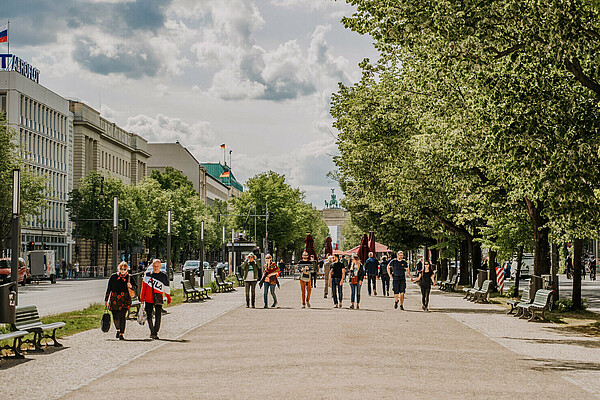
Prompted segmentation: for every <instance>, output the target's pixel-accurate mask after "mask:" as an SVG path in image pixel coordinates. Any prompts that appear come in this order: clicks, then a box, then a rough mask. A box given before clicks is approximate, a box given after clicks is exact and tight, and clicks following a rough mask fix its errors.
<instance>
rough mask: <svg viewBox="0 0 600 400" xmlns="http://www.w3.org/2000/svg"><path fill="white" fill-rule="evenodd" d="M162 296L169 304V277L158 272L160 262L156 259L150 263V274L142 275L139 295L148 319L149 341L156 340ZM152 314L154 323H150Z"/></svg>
mask: <svg viewBox="0 0 600 400" xmlns="http://www.w3.org/2000/svg"><path fill="white" fill-rule="evenodd" d="M163 294H164V295H166V296H167V304H171V290H170V288H169V277H168V276H167V274H165V273H164V272H161V271H160V260H159V259H158V258H156V259H154V261H152V272H146V273H145V274H144V283H143V284H142V292H141V293H140V302H141V303H142V307H144V310H145V311H146V315H147V317H148V328H150V338H151V339H158V330H159V329H160V318H161V314H162V305H163ZM152 314H154V315H155V319H154V322H153V321H152Z"/></svg>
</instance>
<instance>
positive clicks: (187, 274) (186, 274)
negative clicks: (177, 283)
mask: <svg viewBox="0 0 600 400" xmlns="http://www.w3.org/2000/svg"><path fill="white" fill-rule="evenodd" d="M194 272H195V271H193V270H189V269H187V270H185V271H183V279H185V280H187V281H190V283H191V284H192V286H196V276H195V274H194Z"/></svg>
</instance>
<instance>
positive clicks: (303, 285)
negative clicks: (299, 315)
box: [298, 251, 315, 308]
mask: <svg viewBox="0 0 600 400" xmlns="http://www.w3.org/2000/svg"><path fill="white" fill-rule="evenodd" d="M314 264H315V263H313V262H312V261H310V260H309V259H308V253H307V252H306V251H305V252H304V253H302V260H301V261H300V262H299V263H298V269H299V270H300V291H301V292H302V308H305V307H306V306H308V308H310V292H311V290H312V289H311V275H312V272H313V271H314V270H315V266H314Z"/></svg>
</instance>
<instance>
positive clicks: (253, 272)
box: [242, 253, 259, 308]
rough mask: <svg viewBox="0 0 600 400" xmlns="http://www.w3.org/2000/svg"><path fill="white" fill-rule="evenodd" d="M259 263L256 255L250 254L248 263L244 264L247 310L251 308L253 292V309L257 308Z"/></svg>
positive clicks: (247, 259) (243, 275)
mask: <svg viewBox="0 0 600 400" xmlns="http://www.w3.org/2000/svg"><path fill="white" fill-rule="evenodd" d="M258 269H259V268H258V263H257V262H256V256H255V255H254V253H250V254H248V257H246V261H244V263H243V264H242V277H243V278H244V287H245V289H246V308H249V307H250V293H251V292H252V308H255V298H256V282H257V281H258V277H259V271H258Z"/></svg>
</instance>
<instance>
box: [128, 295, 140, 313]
mask: <svg viewBox="0 0 600 400" xmlns="http://www.w3.org/2000/svg"><path fill="white" fill-rule="evenodd" d="M141 306H142V303H141V302H140V299H139V298H138V297H137V296H135V297H134V298H133V299H131V307H129V310H127V315H126V316H125V318H129V319H136V318H137V316H138V313H139V312H140V307H141Z"/></svg>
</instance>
